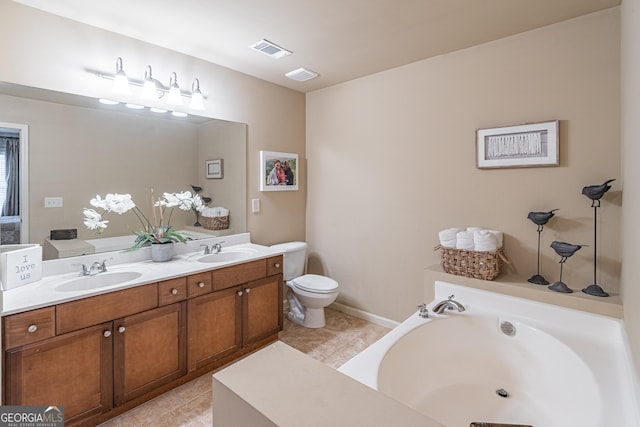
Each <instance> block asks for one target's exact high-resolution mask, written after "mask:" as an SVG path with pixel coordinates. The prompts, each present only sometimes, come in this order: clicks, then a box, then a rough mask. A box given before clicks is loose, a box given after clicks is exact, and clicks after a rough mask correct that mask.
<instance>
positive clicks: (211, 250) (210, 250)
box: [200, 240, 224, 255]
mask: <svg viewBox="0 0 640 427" xmlns="http://www.w3.org/2000/svg"><path fill="white" fill-rule="evenodd" d="M223 243H224V240H223V241H221V242H218V243H214V244H213V245H211V246H209V245H200V246H204V254H205V255H209V254H219V253H220V251H221V250H222V244H223Z"/></svg>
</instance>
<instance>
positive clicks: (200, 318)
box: [188, 288, 242, 371]
mask: <svg viewBox="0 0 640 427" xmlns="http://www.w3.org/2000/svg"><path fill="white" fill-rule="evenodd" d="M238 292H239V289H237V288H232V289H225V290H223V291H217V292H213V293H211V294H208V295H203V296H200V297H197V298H193V299H191V300H189V328H188V330H189V371H193V370H195V369H198V368H200V367H201V366H204V365H206V364H208V363H211V362H213V361H215V360H217V359H220V358H221V357H224V356H227V355H229V354H231V353H234V352H236V351H238V350H240V346H241V339H242V335H241V326H240V320H241V318H240V309H241V296H240V295H238Z"/></svg>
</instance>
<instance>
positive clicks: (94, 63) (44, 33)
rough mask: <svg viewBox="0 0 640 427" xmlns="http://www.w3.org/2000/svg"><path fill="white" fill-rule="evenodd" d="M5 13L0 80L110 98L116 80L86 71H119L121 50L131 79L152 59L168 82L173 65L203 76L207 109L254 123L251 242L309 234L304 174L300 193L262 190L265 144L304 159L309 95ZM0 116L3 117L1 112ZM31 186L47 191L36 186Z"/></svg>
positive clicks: (59, 23)
mask: <svg viewBox="0 0 640 427" xmlns="http://www.w3.org/2000/svg"><path fill="white" fill-rule="evenodd" d="M0 16H2V17H3V18H4V19H3V34H4V36H3V37H1V38H0V58H2V59H0V61H1V66H0V81H7V82H11V83H18V84H22V85H26V86H34V87H40V88H45V89H52V90H57V91H61V92H68V93H73V94H80V95H87V96H93V97H101V96H107V95H109V94H110V86H111V83H110V82H109V81H107V80H104V79H100V78H97V77H95V76H94V75H93V74H92V73H89V72H87V71H86V70H87V69H93V70H98V71H103V72H108V73H113V70H114V67H115V59H116V58H117V57H118V56H121V57H122V58H123V61H124V66H125V70H126V71H127V73H128V74H129V75H130V76H131V77H133V78H138V79H140V78H141V77H142V76H143V73H144V68H145V66H146V65H148V64H151V65H152V67H153V74H154V76H155V77H156V78H159V79H162V80H163V81H165V84H166V83H167V81H168V76H169V74H170V73H171V72H173V71H175V72H176V73H177V75H178V81H179V82H180V84H181V85H183V86H184V87H185V88H186V87H188V86H189V85H190V83H191V79H193V78H194V77H198V78H199V80H200V86H201V88H202V90H203V93H204V94H205V96H207V97H208V100H207V102H206V111H205V112H204V113H203V114H202V115H204V116H206V117H214V118H219V119H223V120H229V121H236V122H242V123H246V124H247V125H248V128H247V168H248V171H249V172H248V177H247V199H248V200H250V199H252V198H260V199H261V200H262V212H260V213H259V214H248V218H247V228H248V230H249V231H250V232H251V233H252V238H253V240H254V241H255V242H257V243H264V244H270V243H276V242H280V241H284V240H301V239H304V233H305V223H304V222H305V218H304V209H305V197H306V185H305V183H306V180H301V189H300V191H297V192H289V193H287V194H282V193H261V192H260V191H259V181H258V180H259V173H258V169H259V151H260V150H272V151H286V152H297V153H299V154H301V156H302V158H301V160H304V152H305V119H304V118H305V98H304V95H303V94H301V93H299V92H295V91H293V90H289V89H286V88H283V87H280V86H276V85H273V84H270V83H267V82H265V81H262V80H259V79H256V78H252V77H250V76H247V75H245V74H241V73H238V72H235V71H231V70H229V69H226V68H224V67H220V66H217V65H215V64H211V63H209V62H205V61H201V60H197V59H195V58H193V57H189V56H186V55H182V54H179V53H176V52H174V51H171V50H168V49H163V48H160V47H157V46H153V45H150V44H147V43H143V42H140V41H137V40H134V39H131V38H128V37H123V36H120V35H117V34H114V33H110V32H107V31H103V30H100V29H97V28H94V27H90V26H87V25H83V24H79V23H76V22H74V21H70V20H67V19H64V18H60V17H57V16H54V15H50V14H47V13H44V12H41V11H38V10H35V9H31V8H29V7H26V6H22V5H20V4H16V3H14V2H10V1H2V2H0ZM164 76H166V78H164ZM131 101H136V99H135V98H132V99H131ZM0 121H5V120H3V119H2V118H1V117H0ZM88 156H89V155H88V154H87V157H88ZM37 158H38V156H37V155H35V154H34V156H32V161H31V164H30V168H31V170H32V171H33V173H39V172H38V171H39V170H40V167H41V166H42V165H41V164H38V163H36V161H37ZM301 163H302V164H303V165H304V162H301ZM302 173H303V174H304V171H302ZM32 191H35V192H38V191H41V190H40V189H38V188H32ZM283 206H284V207H285V208H283ZM34 220H35V221H37V218H35V219H32V221H34Z"/></svg>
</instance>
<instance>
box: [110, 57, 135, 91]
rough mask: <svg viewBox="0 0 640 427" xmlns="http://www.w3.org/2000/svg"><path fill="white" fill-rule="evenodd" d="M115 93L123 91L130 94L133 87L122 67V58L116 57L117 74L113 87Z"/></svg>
mask: <svg viewBox="0 0 640 427" xmlns="http://www.w3.org/2000/svg"><path fill="white" fill-rule="evenodd" d="M112 90H113V91H114V92H115V93H121V94H124V95H130V94H131V89H130V88H129V79H128V78H127V75H126V73H125V72H124V70H123V69H122V58H120V57H118V59H116V75H115V77H114V79H113V89H112Z"/></svg>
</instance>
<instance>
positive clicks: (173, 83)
mask: <svg viewBox="0 0 640 427" xmlns="http://www.w3.org/2000/svg"><path fill="white" fill-rule="evenodd" d="M167 103H168V104H172V105H182V93H181V92H180V87H179V86H178V77H177V76H176V73H172V74H171V77H170V78H169V97H168V98H167Z"/></svg>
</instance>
